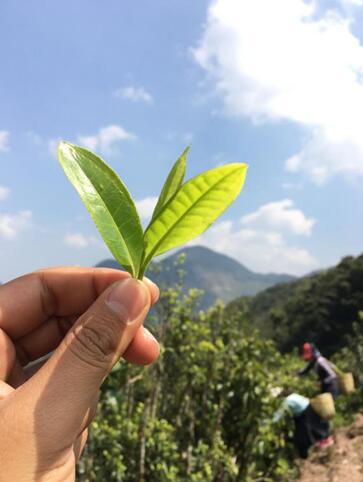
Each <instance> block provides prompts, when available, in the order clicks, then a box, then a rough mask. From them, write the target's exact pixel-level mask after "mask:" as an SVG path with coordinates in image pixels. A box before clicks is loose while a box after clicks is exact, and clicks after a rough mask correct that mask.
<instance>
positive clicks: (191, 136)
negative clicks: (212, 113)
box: [182, 132, 194, 144]
mask: <svg viewBox="0 0 363 482" xmlns="http://www.w3.org/2000/svg"><path fill="white" fill-rule="evenodd" d="M182 139H183V141H184V142H186V143H187V144H190V143H191V142H192V141H193V139H194V134H193V132H185V133H184V134H183V136H182Z"/></svg>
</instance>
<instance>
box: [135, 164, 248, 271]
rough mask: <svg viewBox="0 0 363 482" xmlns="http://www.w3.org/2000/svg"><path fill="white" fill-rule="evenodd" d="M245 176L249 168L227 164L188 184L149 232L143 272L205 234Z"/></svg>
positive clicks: (226, 205)
mask: <svg viewBox="0 0 363 482" xmlns="http://www.w3.org/2000/svg"><path fill="white" fill-rule="evenodd" d="M246 172H247V165H246V164H238V163H235V164H227V165H225V166H221V167H217V168H215V169H211V170H209V171H206V172H204V173H202V174H200V175H199V176H196V177H194V178H193V179H191V180H190V181H188V182H187V183H185V184H184V185H183V186H182V187H181V188H180V189H179V191H178V192H177V193H176V194H175V195H174V197H173V198H171V199H170V201H169V202H168V203H167V204H165V205H164V207H163V209H162V210H161V211H160V212H159V214H158V216H156V217H155V219H154V220H153V221H152V222H151V223H150V225H149V227H148V228H147V230H146V232H145V235H144V240H145V253H144V259H143V263H142V269H141V271H142V272H143V271H144V270H145V269H146V267H147V265H148V263H149V262H150V261H151V259H152V258H153V256H156V255H158V254H162V253H164V252H165V251H168V250H169V249H173V248H176V247H177V246H180V245H181V244H184V243H186V242H187V241H190V240H191V239H193V238H195V237H197V236H199V235H200V234H202V233H203V232H204V231H205V230H206V229H207V228H208V227H209V226H210V225H211V224H212V223H213V222H214V221H215V220H216V219H217V218H218V217H219V216H220V215H221V214H222V213H223V212H224V211H225V209H226V208H227V207H228V206H229V205H230V204H231V203H232V202H233V201H234V200H235V199H236V197H237V196H238V194H239V193H240V191H241V189H242V186H243V184H244V180H245V177H246Z"/></svg>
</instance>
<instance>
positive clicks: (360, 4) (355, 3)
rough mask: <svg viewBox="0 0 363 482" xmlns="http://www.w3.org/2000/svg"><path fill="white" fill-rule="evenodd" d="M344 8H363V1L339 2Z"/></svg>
mask: <svg viewBox="0 0 363 482" xmlns="http://www.w3.org/2000/svg"><path fill="white" fill-rule="evenodd" d="M339 1H340V3H341V4H342V5H344V6H353V7H361V6H362V5H363V0H339Z"/></svg>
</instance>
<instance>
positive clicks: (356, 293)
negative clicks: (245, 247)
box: [226, 255, 363, 354]
mask: <svg viewBox="0 0 363 482" xmlns="http://www.w3.org/2000/svg"><path fill="white" fill-rule="evenodd" d="M226 309H227V312H228V314H229V315H230V316H235V317H238V318H240V320H241V322H242V321H244V320H248V323H249V326H251V327H252V328H258V329H259V330H260V331H261V333H262V334H263V335H264V336H265V337H266V338H272V339H274V340H275V341H276V343H277V345H278V347H279V349H280V350H282V351H290V350H292V349H293V348H295V347H299V346H301V345H302V344H303V343H304V342H305V341H312V342H314V343H316V344H317V345H318V347H319V348H321V349H322V350H323V351H324V353H326V354H331V353H334V352H335V351H337V350H338V349H340V348H341V347H343V346H344V344H345V342H346V337H347V336H349V335H352V334H353V332H354V328H353V327H354V323H358V322H359V320H360V315H359V313H360V312H363V255H361V256H357V257H356V258H354V257H352V256H347V257H345V258H343V259H342V260H341V262H340V263H339V264H337V265H336V266H334V267H332V268H330V269H327V270H324V271H321V272H317V273H313V274H310V275H309V276H305V277H304V278H300V279H298V280H295V281H293V282H290V283H285V284H283V285H277V286H273V287H272V288H269V289H267V290H265V291H263V292H262V293H259V294H257V295H256V296H254V297H253V298H249V299H246V298H244V297H240V298H237V299H236V300H234V301H232V302H231V303H230V304H229V305H228V306H227V308H226ZM361 323H363V318H362V321H361Z"/></svg>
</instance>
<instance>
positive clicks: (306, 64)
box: [193, 0, 363, 184]
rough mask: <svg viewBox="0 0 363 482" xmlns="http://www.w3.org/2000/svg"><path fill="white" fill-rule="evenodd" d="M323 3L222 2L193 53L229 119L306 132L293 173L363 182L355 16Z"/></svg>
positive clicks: (361, 61)
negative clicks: (357, 178) (361, 177)
mask: <svg viewBox="0 0 363 482" xmlns="http://www.w3.org/2000/svg"><path fill="white" fill-rule="evenodd" d="M317 3H318V2H310V3H306V2H304V1H303V0H274V1H271V0H244V1H240V2H236V1H235V0H216V1H214V2H213V3H212V5H211V7H210V9H209V12H208V19H207V23H206V27H205V31H204V33H203V36H202V39H201V41H200V43H199V46H198V48H196V49H195V50H194V51H193V52H194V57H195V59H196V61H197V62H198V63H199V64H200V65H201V66H202V67H203V68H204V69H205V70H206V71H207V72H208V73H209V74H210V77H211V78H212V79H213V81H214V82H215V84H216V90H217V92H218V93H219V95H221V96H222V98H223V101H224V106H225V109H226V112H227V113H228V114H230V115H234V116H247V117H249V118H251V119H252V120H253V121H254V122H256V123H261V122H276V121H282V120H288V121H292V122H294V123H296V124H298V125H299V126H301V127H303V128H304V129H305V130H306V132H307V133H308V136H307V139H308V140H307V142H306V143H305V144H304V145H303V146H302V148H301V151H300V152H297V153H296V154H295V155H294V156H292V158H290V159H288V160H287V162H286V168H287V169H288V170H289V171H291V172H303V173H306V174H307V175H308V176H309V177H310V178H311V179H312V180H313V181H314V182H316V183H318V184H319V183H323V182H325V181H326V180H328V179H329V178H330V177H331V176H333V175H336V174H344V175H347V176H354V175H363V136H362V134H361V126H362V125H363V45H362V44H361V43H360V41H359V39H358V37H356V36H355V35H354V34H353V33H352V31H351V16H350V15H351V14H350V13H342V12H340V13H339V12H338V10H336V11H334V10H331V9H330V10H329V11H325V13H323V14H319V15H318V13H317V9H316V8H315V5H316V4H317ZM350 3H351V4H352V3H355V4H361V3H362V2H361V1H359V2H358V1H355V2H352V1H351V2H350ZM321 6H323V5H322V3H321Z"/></svg>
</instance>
